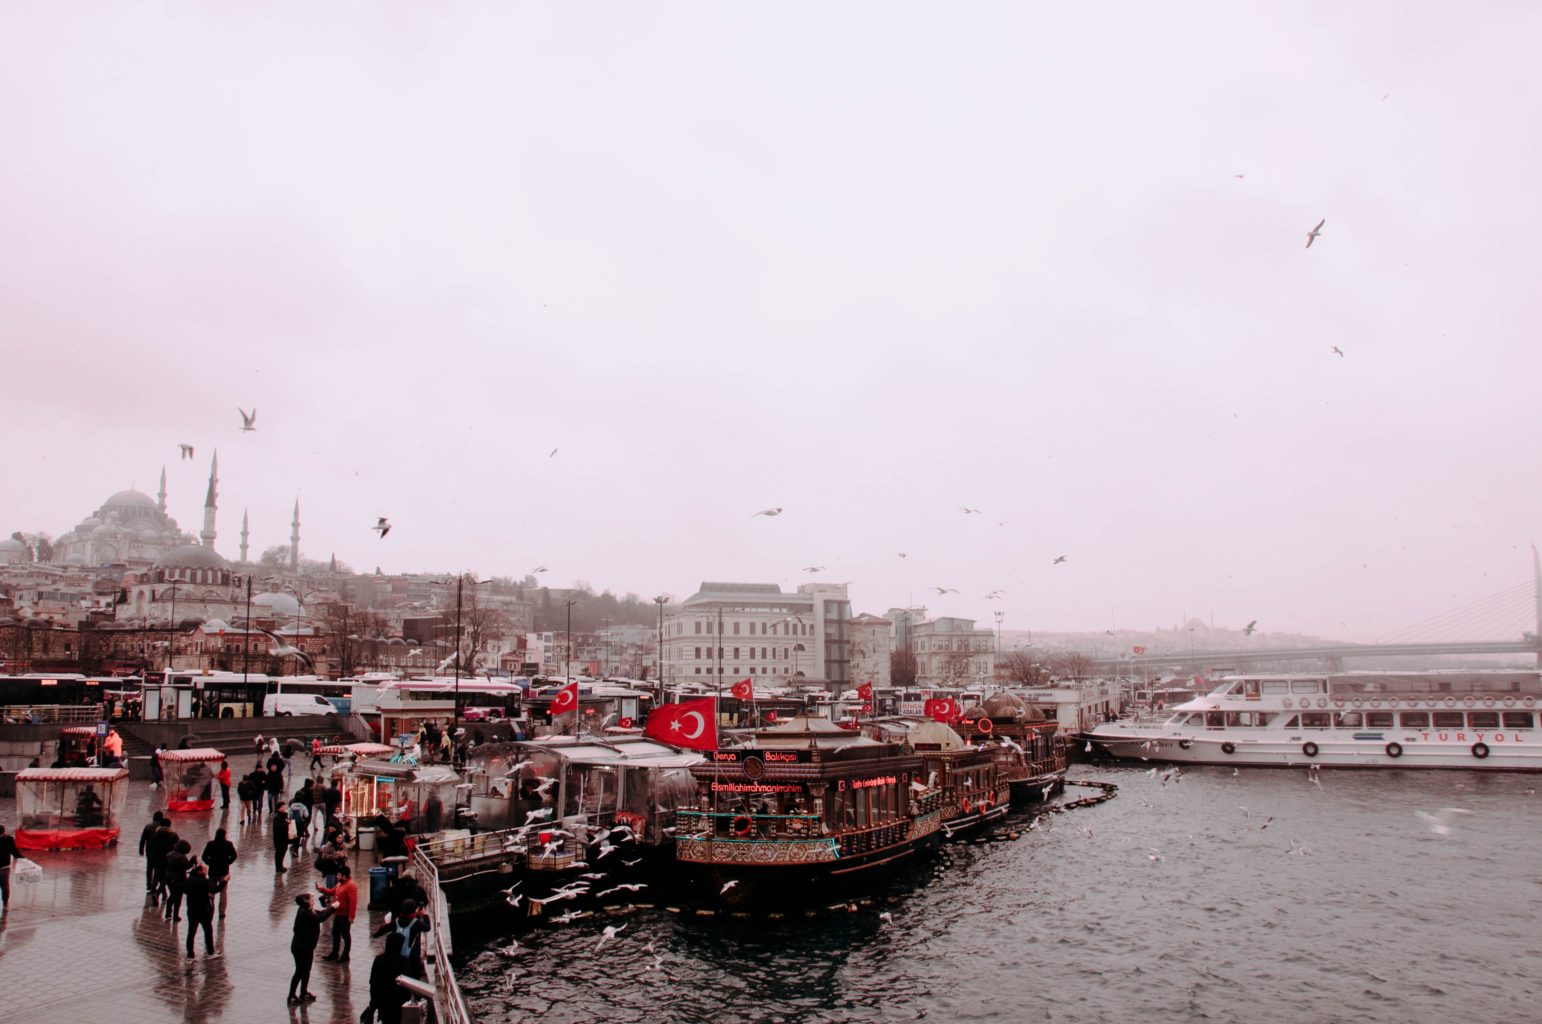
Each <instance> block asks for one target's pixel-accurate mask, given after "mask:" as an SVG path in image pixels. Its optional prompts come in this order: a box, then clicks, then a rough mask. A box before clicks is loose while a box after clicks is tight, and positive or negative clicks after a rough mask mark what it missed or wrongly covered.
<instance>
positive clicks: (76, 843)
mask: <svg viewBox="0 0 1542 1024" xmlns="http://www.w3.org/2000/svg"><path fill="white" fill-rule="evenodd" d="M127 799H128V769H127V768H24V769H22V770H21V771H20V772H18V773H17V775H16V817H17V820H18V825H17V828H16V846H17V847H18V848H19V849H22V850H97V849H102V848H104V847H108V846H112V845H113V844H114V843H116V842H117V841H118V831H119V829H118V819H119V818H120V817H121V816H122V814H123V803H124V801H125V800H127Z"/></svg>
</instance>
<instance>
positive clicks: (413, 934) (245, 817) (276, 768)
mask: <svg viewBox="0 0 1542 1024" xmlns="http://www.w3.org/2000/svg"><path fill="white" fill-rule="evenodd" d="M259 751H260V755H259V757H258V759H257V761H256V763H255V764H254V765H253V767H252V769H251V771H249V772H248V773H246V774H245V775H244V776H242V777H241V778H240V779H239V780H238V781H235V785H234V788H235V790H236V798H237V800H238V802H239V803H240V808H239V815H240V818H239V820H240V823H241V825H242V826H245V827H263V826H264V816H265V815H266V825H265V827H266V830H267V832H268V834H269V837H270V842H271V847H272V851H273V877H274V880H275V882H276V883H277V882H279V881H281V880H282V879H283V877H284V875H285V873H286V872H288V871H290V870H292V869H295V868H296V867H297V866H298V865H299V864H300V862H301V861H302V859H303V858H305V857H310V858H311V868H312V869H313V870H314V871H315V873H316V876H317V877H316V880H315V882H314V885H313V886H308V888H314V890H315V893H314V894H313V893H311V892H304V893H301V894H300V895H297V896H296V897H295V905H296V906H295V915H294V920H293V924H292V929H291V932H292V936H291V940H290V947H289V948H290V953H291V954H292V956H293V959H294V973H293V975H292V976H291V978H290V981H289V992H288V1002H289V1004H290V1005H291V1006H297V1005H304V1004H306V1003H309V1002H311V1001H313V1000H314V999H315V998H316V996H315V995H314V994H313V993H312V992H311V991H310V977H311V969H312V967H313V964H314V961H315V953H316V948H317V946H318V945H319V944H320V943H321V939H322V933H323V930H324V928H323V926H324V925H325V924H326V922H328V921H329V920H330V922H331V931H330V934H331V949H330V952H329V953H327V954H326V955H325V956H323V957H322V958H321V959H322V960H323V961H326V962H330V963H335V964H339V965H345V966H346V965H347V964H348V963H349V962H350V959H351V956H352V952H353V924H354V922H355V920H356V919H357V916H358V910H359V902H360V900H359V886H358V883H357V882H356V881H355V880H354V878H353V869H352V866H351V864H350V859H351V858H350V851H351V850H352V849H353V844H354V838H353V835H352V834H351V832H350V829H349V825H348V818H347V817H346V816H345V815H343V814H342V813H341V809H342V804H343V794H342V792H341V790H340V789H339V788H338V785H337V782H336V781H335V780H333V781H331V782H327V783H322V782H321V780H320V779H319V778H313V777H306V778H304V779H302V780H301V783H300V785H299V787H298V788H296V789H295V790H294V791H293V793H292V794H291V795H290V796H289V798H288V799H287V800H286V799H285V798H284V792H285V790H286V788H287V787H286V779H287V778H288V775H289V772H290V769H291V765H290V762H289V759H288V758H286V757H285V753H286V752H285V751H281V750H280V749H279V748H278V746H277V744H272V745H271V746H270V745H268V744H259ZM291 753H292V752H291ZM310 753H311V755H312V758H313V760H312V764H313V766H314V765H315V764H316V762H317V760H319V744H317V745H315V746H314V747H313V748H312V750H311V751H310ZM261 755H266V756H265V757H264V756H261ZM216 778H217V779H218V780H219V783H220V789H221V793H222V796H223V805H222V806H223V808H224V809H227V810H228V808H229V806H230V796H231V793H230V790H231V788H232V781H233V776H232V773H231V771H230V766H229V762H225V763H222V764H221V765H220V770H219V772H218V774H217V776H216ZM8 838H9V837H7V836H4V834H3V830H0V861H4V860H5V858H4V856H3V854H4V842H5V840H6V839H8ZM139 855H140V856H141V857H143V858H144V861H145V891H146V893H147V899H148V901H149V905H150V906H153V907H155V908H157V909H159V910H160V911H161V915H162V917H163V919H164V920H166V921H169V922H172V923H173V924H175V923H179V922H182V921H183V919H184V917H185V918H186V922H187V932H186V935H185V939H184V941H185V948H186V955H187V960H188V962H189V964H191V963H192V962H193V961H194V959H195V956H196V947H197V938H198V934H199V932H200V931H202V933H203V946H204V956H205V958H206V959H214V958H218V957H220V956H221V955H222V952H221V951H220V950H217V949H216V945H215V941H214V929H213V924H214V921H215V920H216V919H217V918H216V915H217V917H218V918H219V919H223V918H224V917H225V914H226V911H227V908H228V906H229V895H230V883H231V867H232V865H233V864H235V862H236V860H237V857H238V854H237V851H236V845H235V844H234V843H233V842H231V840H230V839H229V837H228V835H227V832H226V830H225V829H224V828H219V829H216V830H215V832H214V837H213V838H212V839H210V840H209V841H208V842H207V843H205V844H204V847H203V850H202V851H201V852H198V853H195V852H194V850H193V846H192V843H190V842H189V841H188V840H187V839H185V838H183V837H182V836H180V835H178V833H177V831H176V829H175V827H174V825H173V823H172V821H171V820H170V819H169V818H168V817H167V816H166V815H165V814H163V813H162V812H161V811H156V812H155V814H154V817H153V819H152V820H151V822H150V823H149V824H148V825H146V826H145V828H144V831H143V832H142V833H141V834H140V837H139ZM6 873H7V872H6V871H5V870H4V867H3V865H0V885H3V884H4V883H5V882H6V881H7V879H6V877H5V875H6ZM8 889H9V887H8V886H4V890H5V895H6V896H7V898H8V896H9V892H8ZM216 903H217V904H218V908H217V909H216ZM426 904H427V894H426V892H424V890H423V888H422V886H421V884H419V883H418V882H417V881H416V880H415V879H413V878H412V877H411V876H410V874H406V873H404V874H403V875H402V876H401V877H399V878H397V879H396V880H395V883H394V885H393V886H392V890H391V893H390V895H389V897H388V902H387V906H390V907H393V908H394V912H393V913H389V914H387V915H386V918H385V921H384V923H383V924H382V925H381V926H380V927H379V928H377V929H376V930H375V931H374V932H372V933H371V936H372V937H373V938H384V940H385V942H384V944H383V947H382V949H381V950H380V951H379V952H378V953H377V954H376V955H375V957H374V960H373V963H372V964H371V967H370V1006H369V1008H368V1009H367V1010H366V1011H365V1019H366V1020H369V1019H378V1020H379V1021H380V1022H381V1024H397V1022H399V1021H400V1019H401V1016H402V1006H403V1005H404V1003H405V1001H406V999H407V992H406V990H404V989H403V988H401V987H400V986H399V985H397V984H396V978H397V977H398V976H399V975H403V974H405V975H410V976H413V977H419V978H421V977H422V976H423V939H424V934H425V933H426V932H428V930H429V921H428V917H427V915H426V914H425V912H424V909H423V908H424V907H425V906H426Z"/></svg>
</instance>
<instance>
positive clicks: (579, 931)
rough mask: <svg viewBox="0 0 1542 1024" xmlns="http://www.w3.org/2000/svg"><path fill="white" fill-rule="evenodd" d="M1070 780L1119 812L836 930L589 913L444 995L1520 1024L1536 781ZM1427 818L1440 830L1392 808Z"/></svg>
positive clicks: (991, 847)
mask: <svg viewBox="0 0 1542 1024" xmlns="http://www.w3.org/2000/svg"><path fill="white" fill-rule="evenodd" d="M1072 776H1073V778H1076V777H1080V778H1089V779H1092V778H1095V779H1102V780H1107V781H1112V782H1116V783H1118V784H1119V785H1120V787H1121V788H1120V792H1119V795H1118V796H1117V797H1116V798H1115V799H1113V800H1111V801H1109V802H1107V803H1105V804H1102V805H1101V806H1098V807H1093V808H1086V809H1079V810H1073V811H1069V812H1067V813H1065V814H1060V815H1053V816H1049V817H1047V818H1045V819H1044V821H1043V822H1042V823H1041V824H1040V825H1039V826H1038V828H1036V829H1035V830H1033V831H1031V832H1027V833H1025V834H1024V835H1023V836H1022V837H1021V838H1020V839H1019V840H1018V841H1016V842H993V843H980V844H975V845H963V846H950V847H947V848H945V851H944V853H945V855H944V857H943V858H942V859H941V860H939V861H937V862H936V863H935V865H934V866H932V867H928V868H926V869H924V870H920V871H917V872H914V873H913V875H912V876H911V877H909V878H907V879H905V880H902V881H901V882H900V883H899V884H897V885H896V888H895V890H894V891H893V892H892V893H891V894H890V895H889V896H887V897H886V898H884V899H881V900H879V901H877V902H875V903H874V904H873V905H872V906H869V907H863V908H860V909H859V910H858V912H857V913H855V914H851V913H840V914H831V913H824V914H821V915H820V916H818V917H815V918H803V917H801V916H799V917H795V918H788V919H783V920H780V921H763V922H741V921H731V920H726V919H720V918H692V917H681V916H676V915H673V914H669V913H666V912H665V911H664V910H662V909H650V910H637V911H635V912H633V913H631V914H628V915H623V916H611V915H599V916H595V917H591V918H587V919H584V920H582V921H577V922H574V923H572V924H568V925H547V926H544V927H541V928H537V929H534V930H527V931H524V932H522V933H520V934H519V935H518V937H517V938H518V942H519V943H520V945H521V947H523V948H524V950H525V951H524V952H522V953H520V954H517V955H513V956H510V955H507V954H506V953H505V952H500V949H499V947H502V946H505V945H506V943H507V940H506V939H505V940H493V941H489V942H488V943H487V944H486V945H485V946H483V947H481V948H475V947H465V946H463V948H461V949H460V950H459V954H458V955H459V957H460V958H461V960H462V961H463V969H462V971H461V976H462V982H463V985H464V987H465V989H466V992H467V995H468V997H469V998H470V999H471V1001H472V1005H473V1009H474V1012H475V1013H476V1015H477V1020H478V1021H479V1024H496V1022H501V1021H528V1020H535V1019H539V1020H541V1021H543V1022H545V1024H564V1022H569V1021H574V1022H577V1021H585V1022H588V1021H596V1020H603V1021H607V1022H617V1024H620V1022H632V1021H639V1022H640V1021H679V1022H687V1021H718V1020H737V1021H830V1022H835V1021H919V1020H931V1021H950V1022H951V1021H981V1020H989V1021H1030V1022H1039V1021H1046V1022H1047V1021H1055V1022H1082V1021H1086V1022H1093V1021H1096V1022H1099V1024H1109V1022H1118V1021H1132V1022H1136V1021H1138V1022H1142V1024H1166V1022H1180V1021H1181V1022H1191V1021H1237V1022H1250V1024H1259V1022H1273V1021H1280V1022H1291V1024H1302V1022H1326V1021H1375V1022H1397V1024H1407V1022H1415V1024H1421V1022H1440V1021H1475V1022H1483V1024H1505V1022H1516V1024H1521V1022H1533V1021H1542V796H1539V795H1538V794H1537V792H1536V790H1537V788H1538V787H1542V777H1538V776H1526V775H1480V774H1476V773H1467V772H1411V771H1409V772H1398V771H1387V772H1371V771H1361V772H1354V771H1343V772H1332V771H1324V772H1322V773H1321V787H1320V788H1319V787H1318V786H1316V785H1314V784H1312V782H1311V781H1310V780H1309V778H1308V776H1307V774H1306V773H1305V772H1304V771H1283V770H1254V771H1252V772H1248V771H1243V772H1242V774H1241V775H1237V776H1234V775H1233V774H1232V772H1231V771H1230V770H1227V769H1219V768H1216V769H1210V768H1196V769H1193V770H1190V771H1187V772H1185V773H1184V775H1183V777H1182V780H1181V781H1180V782H1177V783H1169V784H1167V785H1165V786H1164V785H1162V784H1161V782H1160V780H1158V779H1154V778H1151V777H1149V776H1148V775H1147V774H1146V773H1145V772H1144V771H1141V770H1137V769H1128V768H1118V767H1113V768H1109V767H1099V766H1088V765H1083V766H1078V767H1077V768H1074V769H1073V771H1072ZM1087 792H1089V791H1087V790H1078V789H1075V788H1072V789H1070V790H1068V794H1067V798H1068V799H1069V798H1075V797H1077V796H1082V795H1085V794H1086V793H1087ZM1447 807H1456V808H1462V809H1465V810H1467V811H1469V812H1471V813H1469V814H1466V815H1456V816H1452V817H1451V819H1450V821H1451V833H1450V834H1449V835H1445V836H1442V835H1437V834H1435V833H1434V832H1433V831H1432V830H1431V828H1430V826H1429V825H1428V824H1427V823H1426V822H1425V821H1423V820H1421V819H1420V818H1419V817H1418V816H1417V815H1416V814H1415V811H1416V810H1419V811H1425V812H1428V813H1434V812H1438V811H1439V810H1440V809H1442V808H1447ZM1244 808H1246V810H1244ZM1271 817H1272V818H1273V819H1274V820H1273V822H1272V823H1270V824H1269V826H1268V828H1261V826H1262V825H1263V824H1264V822H1265V821H1266V820H1267V819H1269V818H1271ZM1016 820H1017V821H1019V822H1021V821H1022V820H1023V816H1019V817H1018V819H1016ZM1302 847H1304V848H1305V849H1304V850H1302V849H1301V848H1302ZM1292 849H1296V850H1299V851H1300V852H1291V851H1292ZM1152 858H1160V859H1152ZM884 911H887V912H888V913H890V914H891V915H892V917H893V924H892V926H888V925H886V924H885V923H884V922H882V921H881V920H880V919H879V917H878V915H879V913H880V912H884ZM623 923H624V924H626V926H627V927H626V929H625V930H624V931H622V932H621V933H620V935H619V936H618V937H617V938H616V939H615V940H614V941H612V942H610V943H607V944H606V945H605V946H604V948H601V949H597V948H596V946H597V944H598V942H599V940H600V933H601V929H602V928H603V927H604V926H605V925H606V924H612V925H618V924H623ZM648 942H652V944H653V945H654V947H655V948H656V950H657V951H658V953H659V954H662V955H663V957H664V961H663V965H662V970H650V969H648V968H650V967H651V966H652V965H653V963H654V956H653V955H651V954H648V953H646V952H645V951H644V950H643V946H644V945H645V944H646V943H648ZM666 973H667V976H666Z"/></svg>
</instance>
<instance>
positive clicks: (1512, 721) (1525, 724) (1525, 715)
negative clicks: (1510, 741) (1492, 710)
mask: <svg viewBox="0 0 1542 1024" xmlns="http://www.w3.org/2000/svg"><path fill="white" fill-rule="evenodd" d="M1504 723H1505V728H1506V729H1530V728H1531V727H1532V725H1531V712H1530V711H1506V712H1505V713H1504Z"/></svg>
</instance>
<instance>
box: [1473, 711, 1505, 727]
mask: <svg viewBox="0 0 1542 1024" xmlns="http://www.w3.org/2000/svg"><path fill="white" fill-rule="evenodd" d="M1467 724H1468V725H1469V726H1470V727H1472V728H1474V729H1497V728H1499V712H1497V711H1469V712H1467Z"/></svg>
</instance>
